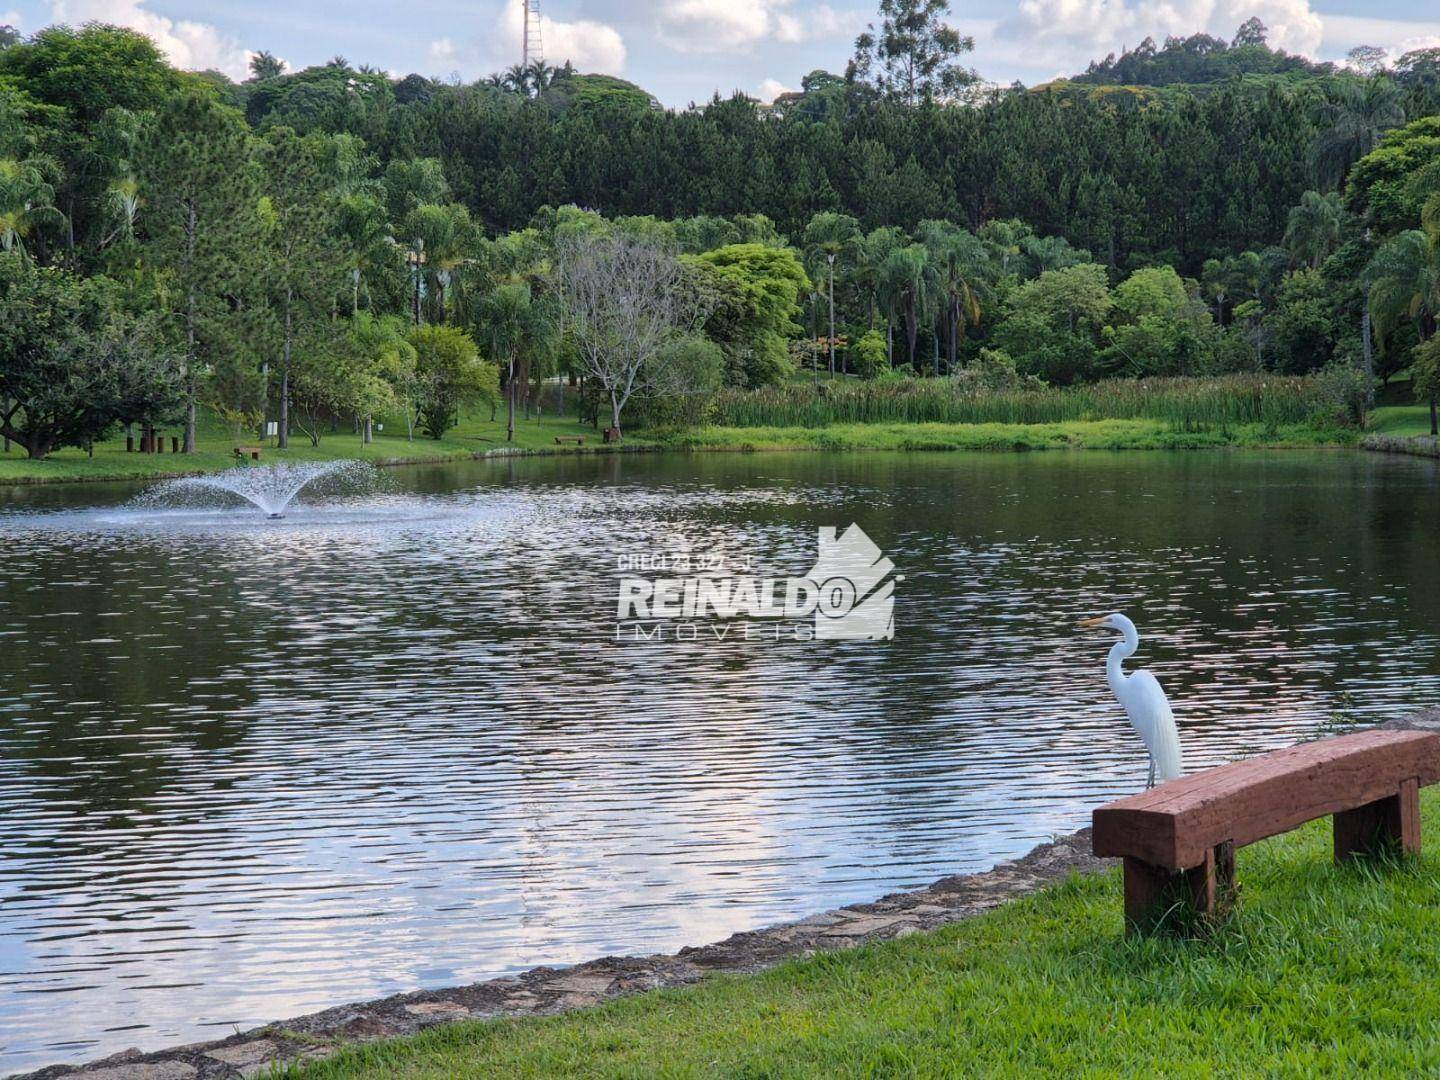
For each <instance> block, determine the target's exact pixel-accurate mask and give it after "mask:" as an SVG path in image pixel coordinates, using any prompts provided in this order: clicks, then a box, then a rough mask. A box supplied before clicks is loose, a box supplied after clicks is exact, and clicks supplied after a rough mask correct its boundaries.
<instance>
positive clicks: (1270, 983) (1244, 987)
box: [301, 788, 1440, 1080]
mask: <svg viewBox="0 0 1440 1080" xmlns="http://www.w3.org/2000/svg"><path fill="white" fill-rule="evenodd" d="M1422 812H1423V814H1424V821H1425V828H1426V829H1427V830H1428V835H1429V836H1430V837H1431V840H1430V851H1431V852H1432V854H1429V855H1427V856H1425V857H1424V858H1423V859H1421V860H1419V861H1415V862H1411V863H1406V864H1404V865H1401V866H1399V867H1397V868H1393V869H1390V870H1388V871H1384V872H1381V870H1380V869H1379V868H1377V867H1376V866H1374V865H1358V866H1356V865H1352V866H1346V867H1336V866H1334V865H1333V864H1332V863H1331V858H1330V824H1329V821H1328V820H1322V821H1319V822H1313V823H1311V824H1310V825H1309V826H1307V827H1305V828H1304V829H1301V830H1299V831H1297V832H1294V833H1291V834H1288V835H1287V836H1284V837H1279V838H1276V839H1274V840H1271V841H1267V842H1265V843H1262V844H1257V845H1254V846H1252V847H1249V848H1246V849H1244V850H1242V851H1241V852H1240V857H1239V877H1240V882H1241V890H1242V891H1241V906H1240V910H1239V912H1238V913H1237V914H1236V915H1235V916H1234V918H1233V919H1232V920H1231V921H1230V922H1229V923H1228V924H1227V925H1225V926H1224V927H1222V928H1221V929H1219V930H1218V931H1217V932H1216V933H1215V934H1214V936H1213V937H1212V938H1210V939H1207V940H1198V941H1176V940H1149V941H1140V942H1136V941H1127V940H1125V939H1124V938H1123V937H1122V934H1121V915H1120V879H1119V873H1118V871H1116V872H1113V873H1110V874H1108V875H1106V876H1104V877H1100V878H1088V879H1072V880H1070V881H1068V882H1065V883H1062V884H1059V885H1056V886H1053V887H1051V888H1049V889H1047V890H1045V891H1043V892H1041V893H1039V894H1037V895H1035V896H1033V897H1030V898H1027V899H1025V900H1022V901H1019V902H1016V903H1012V904H1009V905H1007V906H1005V907H1003V908H1001V909H999V910H997V911H995V912H993V913H991V914H988V915H985V916H981V917H979V918H975V919H971V920H969V921H967V922H963V923H957V924H954V925H952V926H949V927H947V928H945V929H943V930H940V931H937V932H935V933H931V934H918V935H915V936H912V937H908V938H903V939H900V940H896V941H892V942H886V943H884V944H877V945H872V946H867V947H864V948H860V949H854V950H851V951H845V952H835V953H824V954H820V955H817V956H814V957H812V958H809V959H805V960H798V961H793V962H790V963H787V964H785V965H784V966H783V967H779V968H776V969H774V970H772V971H769V972H766V973H763V974H760V975H754V976H742V977H733V976H732V977H717V978H715V979H713V980H709V981H707V982H705V983H703V984H701V985H699V986H696V987H692V988H688V989H684V990H671V991H662V992H657V993H653V994H650V995H645V996H641V997H635V998H629V999H625V1000H621V1001H616V1002H613V1003H611V1004H608V1005H605V1006H603V1007H601V1008H598V1009H593V1010H589V1011H585V1012H578V1013H572V1014H569V1015H567V1016H562V1017H554V1018H549V1019H540V1020H507V1021H495V1022H486V1023H467V1024H462V1025H456V1026H454V1027H448V1028H440V1029H436V1030H433V1031H430V1032H427V1033H425V1034H422V1035H420V1036H417V1037H416V1038H414V1039H410V1040H400V1041H395V1042H390V1043H379V1044H374V1045H371V1046H368V1047H364V1048H360V1049H357V1050H353V1051H349V1052H347V1053H346V1054H345V1055H342V1056H340V1057H337V1058H334V1059H331V1060H330V1061H327V1062H324V1063H321V1064H317V1065H314V1066H311V1067H310V1068H309V1069H308V1070H306V1071H304V1072H303V1073H302V1074H301V1075H303V1076H304V1077H306V1078H333V1080H352V1078H360V1077H367V1078H369V1077H373V1078H380V1077H385V1078H390V1077H434V1078H436V1080H439V1078H450V1077H501V1076H503V1077H512V1076H520V1077H545V1076H596V1077H612V1076H613V1077H634V1076H655V1075H659V1076H673V1077H689V1076H737V1077H797V1078H800V1077H807V1078H808V1077H817V1076H842V1077H843V1076H853V1077H875V1076H925V1077H929V1076H949V1075H966V1076H1014V1077H1022V1076H1033V1075H1037V1074H1059V1075H1084V1076H1193V1077H1209V1076H1212V1075H1219V1076H1259V1075H1283V1076H1292V1075H1293V1076H1321V1075H1325V1076H1354V1075H1375V1076H1415V1075H1421V1074H1428V1075H1434V1074H1436V1073H1437V1072H1440V979H1437V977H1436V976H1437V973H1440V840H1437V839H1436V838H1437V837H1440V789H1436V788H1431V789H1430V790H1429V791H1428V792H1425V793H1424V794H1423V795H1422Z"/></svg>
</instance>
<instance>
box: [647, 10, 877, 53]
mask: <svg viewBox="0 0 1440 1080" xmlns="http://www.w3.org/2000/svg"><path fill="white" fill-rule="evenodd" d="M658 16H659V22H660V35H661V37H662V38H664V40H665V41H666V43H667V44H669V45H671V46H672V47H673V48H675V49H678V50H679V51H681V52H689V53H723V52H734V51H736V50H741V49H749V48H751V47H752V46H755V45H758V44H762V43H764V42H767V41H776V42H781V43H784V44H795V43H797V42H801V41H813V40H817V39H822V38H835V37H844V36H847V35H849V34H851V33H854V32H855V31H856V30H857V29H858V28H859V27H860V26H863V25H864V22H865V16H864V15H863V14H862V13H858V12H839V11H836V10H835V9H834V8H832V7H831V6H830V5H828V4H816V5H813V6H807V5H800V6H798V7H797V6H796V5H795V3H794V0H663V2H662V3H661V5H660V10H659V12H658Z"/></svg>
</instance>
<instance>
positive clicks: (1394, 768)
mask: <svg viewBox="0 0 1440 1080" xmlns="http://www.w3.org/2000/svg"><path fill="white" fill-rule="evenodd" d="M1437 780H1440V736H1436V735H1435V734H1434V733H1431V732H1425V731H1366V732H1361V733H1359V734H1356V735H1341V736H1338V737H1336V738H1333V739H1322V740H1320V741H1319V742H1312V743H1305V744H1303V745H1301V746H1292V747H1290V748H1289V749H1287V750H1277V751H1275V752H1274V753H1273V754H1264V755H1262V756H1260V757H1256V758H1250V759H1248V760H1246V761H1237V762H1234V763H1233V764H1230V765H1221V766H1219V767H1218V768H1214V769H1206V770H1204V771H1203V772H1198V773H1195V774H1193V775H1191V776H1186V777H1182V778H1180V779H1179V780H1171V781H1170V782H1168V783H1165V784H1161V785H1160V786H1159V787H1155V788H1151V789H1150V790H1149V791H1146V792H1143V793H1142V794H1139V795H1132V796H1131V797H1130V798H1128V799H1120V800H1119V801H1117V802H1112V803H1110V804H1109V805H1108V806H1102V807H1100V808H1099V809H1098V810H1096V811H1095V813H1094V818H1093V824H1094V846H1095V854H1096V855H1100V856H1109V857H1118V858H1122V859H1124V860H1125V920H1126V925H1127V928H1128V929H1130V930H1138V931H1140V932H1142V933H1144V932H1149V931H1151V930H1154V929H1156V928H1157V927H1158V926H1160V925H1161V924H1163V922H1164V921H1165V918H1166V916H1167V914H1169V913H1170V912H1171V911H1172V910H1173V909H1175V907H1176V905H1177V904H1189V905H1192V907H1193V912H1194V913H1195V914H1199V915H1202V916H1210V915H1214V914H1215V912H1216V911H1217V909H1223V908H1224V907H1225V906H1228V904H1229V902H1230V899H1231V897H1233V895H1234V888H1235V849H1236V848H1240V847H1244V846H1245V845H1246V844H1253V843H1255V841H1257V840H1263V839H1265V838H1266V837H1267V836H1276V835H1278V834H1279V833H1283V832H1289V831H1290V830H1291V829H1294V828H1297V827H1299V826H1300V825H1303V824H1305V823H1306V822H1307V821H1314V820H1315V819H1316V818H1321V817H1326V816H1327V815H1331V814H1333V815H1334V816H1335V825H1334V828H1335V858H1336V860H1337V861H1343V860H1345V859H1349V858H1351V857H1353V856H1354V855H1355V854H1357V853H1359V852H1366V851H1373V850H1377V849H1381V848H1385V847H1389V848H1391V849H1396V850H1400V851H1404V852H1419V850H1420V788H1422V787H1424V786H1425V785H1427V784H1433V783H1435V782H1436V781H1437Z"/></svg>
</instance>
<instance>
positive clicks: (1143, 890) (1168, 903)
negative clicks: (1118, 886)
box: [1125, 843, 1235, 934]
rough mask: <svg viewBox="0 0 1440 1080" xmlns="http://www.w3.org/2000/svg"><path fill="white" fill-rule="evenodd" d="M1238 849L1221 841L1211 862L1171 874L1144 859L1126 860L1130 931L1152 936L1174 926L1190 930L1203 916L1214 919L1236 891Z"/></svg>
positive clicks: (1210, 853) (1211, 852) (1209, 857)
mask: <svg viewBox="0 0 1440 1080" xmlns="http://www.w3.org/2000/svg"><path fill="white" fill-rule="evenodd" d="M1234 881H1235V849H1234V845H1232V844H1228V843H1226V844H1221V845H1220V846H1219V847H1216V848H1212V849H1211V850H1209V851H1207V852H1206V853H1205V861H1204V862H1203V863H1201V864H1200V865H1199V866H1193V867H1190V868H1189V869H1187V870H1181V871H1179V872H1173V873H1172V872H1171V871H1169V870H1166V869H1165V868H1164V867H1159V866H1151V865H1150V864H1149V863H1147V862H1142V861H1141V860H1139V859H1132V858H1130V857H1128V856H1127V857H1126V859H1125V930H1126V933H1130V934H1150V933H1153V932H1154V931H1156V930H1158V929H1160V928H1161V927H1164V926H1166V925H1170V926H1172V927H1174V928H1175V929H1178V930H1188V929H1190V928H1191V927H1192V925H1193V923H1195V922H1196V921H1197V920H1199V921H1203V920H1207V919H1210V918H1213V917H1214V916H1215V914H1216V913H1217V911H1220V910H1222V909H1226V908H1228V906H1229V903H1230V899H1231V897H1232V896H1233V895H1234Z"/></svg>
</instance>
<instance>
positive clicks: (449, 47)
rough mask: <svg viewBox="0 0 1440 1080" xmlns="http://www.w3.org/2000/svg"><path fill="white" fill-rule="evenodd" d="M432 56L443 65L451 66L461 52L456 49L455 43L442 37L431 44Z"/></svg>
mask: <svg viewBox="0 0 1440 1080" xmlns="http://www.w3.org/2000/svg"><path fill="white" fill-rule="evenodd" d="M430 55H431V56H433V57H434V58H435V59H436V60H439V61H440V62H441V63H443V64H450V63H453V62H454V61H455V59H456V57H458V56H459V55H460V50H459V49H457V48H455V42H453V41H451V40H450V39H449V38H448V37H442V38H440V39H439V40H438V41H432V42H431V43H430Z"/></svg>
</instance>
